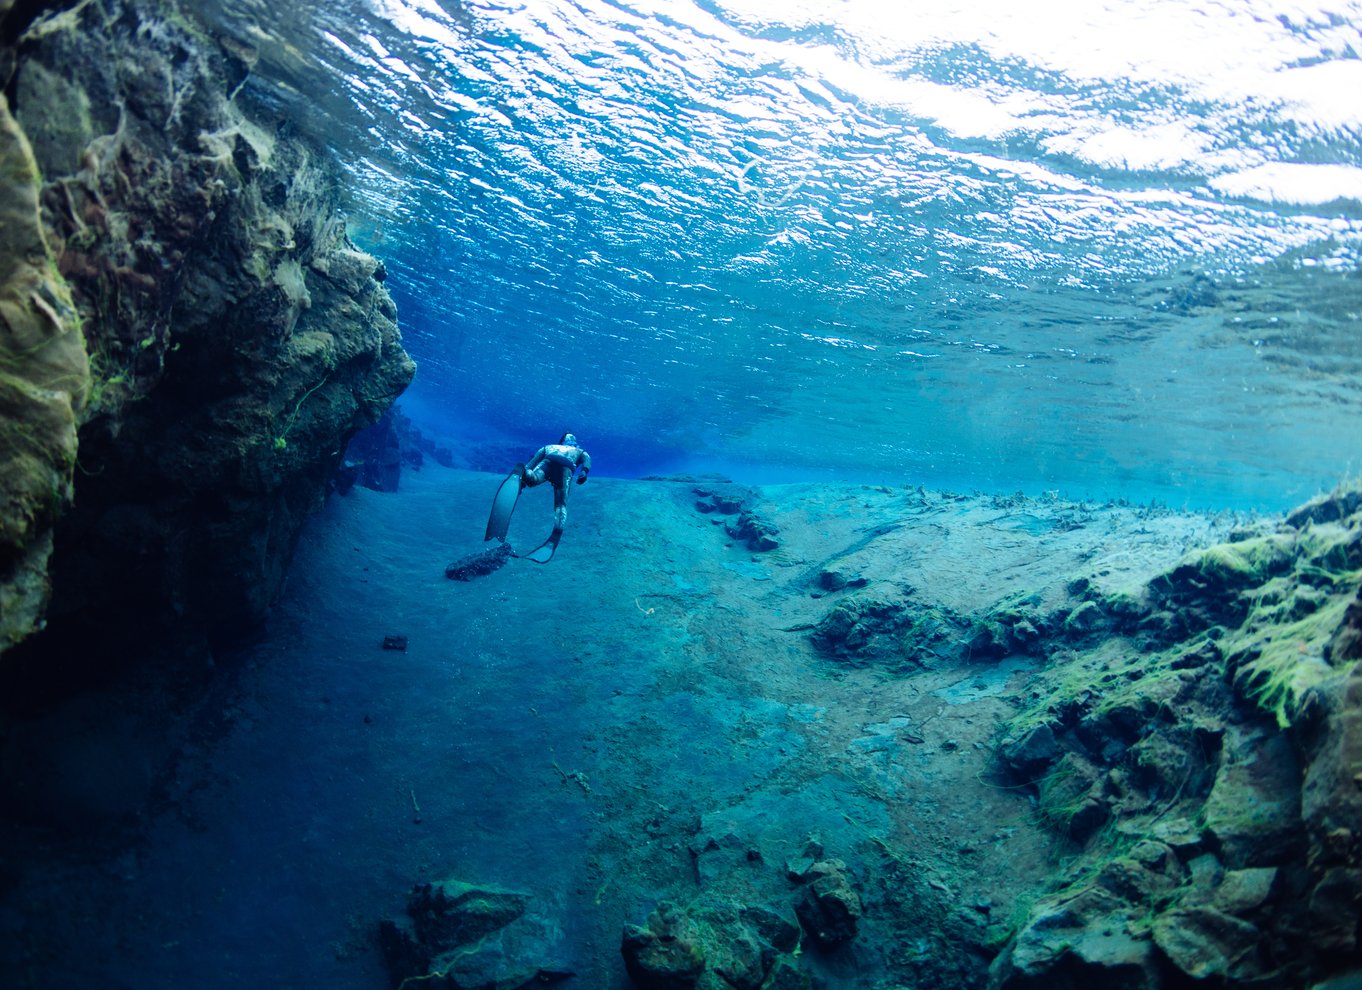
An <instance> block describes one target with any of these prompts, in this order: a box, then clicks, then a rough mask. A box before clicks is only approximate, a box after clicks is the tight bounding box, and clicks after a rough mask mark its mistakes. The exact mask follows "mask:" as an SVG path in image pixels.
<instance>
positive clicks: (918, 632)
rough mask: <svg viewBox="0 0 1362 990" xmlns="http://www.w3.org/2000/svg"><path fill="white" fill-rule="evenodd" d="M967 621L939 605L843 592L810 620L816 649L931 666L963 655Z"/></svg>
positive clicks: (861, 659)
mask: <svg viewBox="0 0 1362 990" xmlns="http://www.w3.org/2000/svg"><path fill="white" fill-rule="evenodd" d="M968 628H969V624H968V623H967V622H965V621H964V620H963V619H961V618H960V617H959V616H958V615H956V614H955V613H954V612H952V611H951V610H950V609H948V608H945V607H935V608H933V607H929V606H925V605H921V604H919V603H917V602H915V601H912V600H907V601H901V600H898V599H893V598H875V597H855V598H845V599H843V600H842V601H840V602H838V603H837V604H836V605H834V606H833V607H832V608H831V609H830V610H829V611H828V613H827V614H826V615H825V616H823V618H822V619H821V620H820V621H819V622H818V623H817V625H815V626H814V629H813V631H812V632H811V633H809V638H810V640H811V641H812V642H813V644H814V646H816V647H817V648H818V649H819V650H820V651H822V652H823V653H824V654H826V655H828V656H830V657H833V658H835V659H838V660H841V661H844V662H848V663H856V664H868V663H874V664H884V665H889V666H891V667H904V668H908V667H928V668H931V667H936V666H939V665H940V664H942V663H946V662H951V663H953V662H957V661H959V660H962V659H967V658H968V654H969V651H970V647H969V638H968V637H967V636H966V631H967V629H968Z"/></svg>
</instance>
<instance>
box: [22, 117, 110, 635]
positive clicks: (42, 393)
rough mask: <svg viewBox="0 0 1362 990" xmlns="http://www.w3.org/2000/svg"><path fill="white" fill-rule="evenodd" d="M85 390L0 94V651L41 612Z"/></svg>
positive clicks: (73, 333)
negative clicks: (55, 531) (53, 534)
mask: <svg viewBox="0 0 1362 990" xmlns="http://www.w3.org/2000/svg"><path fill="white" fill-rule="evenodd" d="M88 388H89V366H88V363H87V361H86V356H85V347H84V342H83V340H82V338H81V331H80V321H79V318H78V316H77V314H76V310H75V307H74V305H73V304H72V301H71V296H70V293H69V291H68V289H67V286H66V283H65V280H64V279H62V278H61V276H60V275H59V274H58V273H57V271H56V269H55V267H54V266H53V264H52V258H51V255H50V253H49V251H48V246H47V240H46V238H45V237H44V234H43V229H42V226H41V223H40V222H39V214H38V170H37V165H36V163H35V162H34V159H33V153H32V150H31V148H30V146H29V142H28V140H27V139H26V138H25V136H24V134H23V133H22V132H21V131H20V129H19V127H18V126H17V125H16V123H15V120H14V118H13V117H12V116H11V115H10V112H9V107H8V104H7V103H6V101H5V99H4V97H0V653H3V652H4V651H5V650H7V649H8V648H9V647H11V646H13V645H15V644H16V643H18V642H20V641H21V640H23V639H24V638H26V637H27V636H28V635H29V634H30V633H31V632H32V631H33V630H34V629H35V628H36V627H37V626H38V624H39V623H40V622H41V620H42V615H43V612H44V610H45V609H46V607H47V603H48V595H49V591H50V588H49V582H48V560H49V557H50V555H51V551H52V545H53V544H52V529H53V526H54V525H55V524H56V522H57V520H58V518H59V517H60V515H61V514H62V512H63V511H65V509H66V507H67V506H68V504H69V503H70V500H71V491H72V487H71V486H72V476H73V472H74V468H75V463H76V420H77V416H78V414H79V412H80V410H81V408H82V406H83V404H84V402H85V398H86V394H87V391H88Z"/></svg>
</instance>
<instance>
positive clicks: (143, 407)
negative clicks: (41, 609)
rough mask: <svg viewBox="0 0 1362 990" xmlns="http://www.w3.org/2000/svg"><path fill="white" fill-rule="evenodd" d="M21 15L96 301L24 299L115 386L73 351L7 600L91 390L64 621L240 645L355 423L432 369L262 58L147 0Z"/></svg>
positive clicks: (68, 546) (21, 57) (15, 61)
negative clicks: (273, 109)
mask: <svg viewBox="0 0 1362 990" xmlns="http://www.w3.org/2000/svg"><path fill="white" fill-rule="evenodd" d="M23 9H24V10H25V11H31V10H32V7H31V6H26V7H24V8H23ZM10 14H11V19H13V17H17V16H18V13H17V12H16V11H14V10H12V11H10ZM6 29H7V30H6V36H10V37H13V36H17V37H18V41H17V45H16V47H15V49H14V50H13V51H11V52H8V53H7V54H8V56H9V58H8V59H7V64H11V65H13V67H14V71H13V77H12V78H11V79H10V80H9V88H8V92H10V93H12V94H13V107H12V110H13V113H14V115H15V118H16V119H17V120H18V122H19V124H20V125H21V127H22V128H23V130H24V131H25V133H26V134H27V135H28V138H29V140H30V141H31V143H32V145H33V151H34V155H35V157H36V159H37V162H38V164H39V166H40V169H41V174H42V176H43V183H42V187H41V207H42V214H41V215H42V220H43V225H44V227H45V232H46V236H47V238H48V241H49V243H50V245H51V250H52V254H53V256H54V257H55V259H56V267H57V269H59V271H60V273H61V275H62V276H64V278H65V279H66V281H67V282H68V283H69V284H70V286H71V290H72V296H73V299H74V307H71V306H68V305H67V304H66V303H64V301H63V298H64V297H63V295H62V292H61V290H60V289H53V288H51V286H53V285H55V284H56V283H55V281H54V280H51V279H49V281H48V283H47V284H48V286H49V288H48V289H47V290H46V294H43V293H41V292H39V286H38V285H37V284H36V283H33V284H32V285H31V287H30V288H29V289H28V290H27V291H26V293H25V294H24V296H23V299H24V300H25V303H26V304H27V301H28V300H32V299H40V300H42V302H43V306H42V307H39V308H38V312H39V313H40V314H41V312H42V311H43V310H44V309H45V310H46V311H48V312H50V313H52V314H54V315H55V317H56V318H58V319H60V320H61V325H62V329H61V330H60V331H58V330H57V329H56V328H55V326H53V327H51V328H49V331H48V335H49V336H50V337H51V338H52V340H53V341H57V340H59V339H61V340H65V341H68V342H69V341H74V340H76V339H78V338H77V336H76V334H75V332H74V330H73V329H72V328H73V327H75V326H77V325H79V326H81V327H83V329H84V335H85V340H86V345H87V347H88V351H89V355H90V362H91V365H92V369H93V379H94V380H93V384H92V385H91V387H90V389H89V398H88V403H87V404H86V405H85V406H84V408H83V409H81V407H80V403H79V401H73V400H72V399H71V398H70V396H76V397H79V396H80V395H82V394H83V388H82V387H81V386H80V384H79V372H80V359H79V356H78V355H70V356H67V357H65V358H63V361H64V364H65V366H68V367H69V368H70V369H72V373H74V374H75V376H76V377H75V379H74V380H73V385H72V387H71V388H69V389H68V390H67V392H68V398H66V399H63V400H61V401H58V399H57V398H55V397H54V398H51V399H48V400H46V401H47V405H48V406H49V407H50V409H51V412H50V414H49V415H48V417H47V418H48V422H47V423H46V424H43V425H42V429H43V432H45V434H46V435H47V437H48V439H45V440H42V443H43V444H45V445H46V447H47V449H48V450H49V451H50V452H51V453H50V454H49V455H48V456H47V460H48V461H49V463H55V465H56V468H55V471H52V473H51V477H52V478H53V480H54V483H53V484H52V485H51V486H50V489H49V491H50V493H49V494H48V495H46V496H44V502H43V508H42V510H41V511H38V510H37V503H36V502H34V499H33V496H27V497H28V499H29V502H30V503H31V504H30V505H29V507H28V508H27V509H26V508H24V506H23V505H20V504H18V503H14V502H10V503H7V504H5V505H4V506H0V509H3V512H4V514H5V519H4V522H3V526H0V532H3V533H6V534H7V533H9V532H10V531H11V530H12V529H13V528H14V526H15V521H16V520H21V519H24V518H28V519H30V520H31V521H30V522H28V523H25V524H23V526H22V529H23V531H24V535H23V537H22V539H15V540H10V541H9V549H7V550H6V560H5V564H6V566H7V572H6V573H5V574H4V575H3V578H4V580H6V581H7V582H8V583H7V589H9V590H7V591H6V592H5V594H6V595H7V596H8V595H10V594H19V595H21V596H23V597H25V598H26V599H27V600H29V601H32V600H33V595H32V594H31V593H30V594H27V595H25V594H24V592H22V591H15V590H14V588H15V585H14V583H13V582H14V577H13V575H14V573H15V567H14V562H15V559H16V555H17V554H18V553H19V551H18V550H17V549H15V548H17V547H19V546H20V545H21V544H22V545H25V546H28V547H31V548H33V549H32V550H31V552H30V553H29V555H28V557H27V558H26V559H27V560H29V576H28V578H27V579H26V584H27V586H28V587H29V588H32V587H34V586H35V584H36V583H40V581H41V567H40V565H39V563H38V562H39V561H40V558H41V549H42V541H43V539H44V537H43V535H42V534H43V531H44V529H45V528H46V527H47V526H49V525H50V523H51V520H52V519H53V518H54V516H55V514H56V513H55V509H56V508H57V507H59V506H60V504H61V503H62V502H63V500H64V496H63V495H62V492H63V491H64V488H63V482H62V480H61V479H62V477H63V473H64V472H65V471H68V470H69V465H70V464H71V462H72V457H71V451H70V444H69V441H64V440H60V437H59V434H60V432H61V427H60V421H61V419H62V417H63V416H65V417H66V418H67V419H68V420H69V418H70V416H71V415H72V413H71V409H72V408H75V409H77V410H78V411H80V412H81V416H82V425H81V427H80V432H79V463H80V471H79V473H78V474H77V477H76V499H75V506H74V509H73V510H72V511H71V512H70V513H69V514H67V516H66V517H65V518H64V519H63V520H62V522H61V523H60V526H59V528H58V530H57V534H56V541H55V551H54V553H53V556H52V559H51V564H50V575H51V580H52V583H53V586H54V595H53V600H52V604H51V607H50V610H49V616H50V619H51V625H52V627H53V629H54V631H57V630H58V629H59V627H60V628H61V629H64V631H65V633H66V634H67V635H69V636H72V637H75V638H73V639H71V640H69V641H67V642H66V643H64V644H63V646H62V648H61V649H62V652H64V653H66V654H68V655H71V656H75V655H78V654H79V653H80V652H81V651H82V650H84V649H85V648H86V647H88V646H89V644H90V643H92V642H99V643H101V644H109V643H112V642H114V641H118V640H120V639H122V640H124V641H126V639H127V637H128V636H134V637H135V638H136V639H137V640H138V642H139V643H141V644H142V645H143V646H147V645H149V644H152V643H155V642H157V641H159V640H162V639H165V638H167V637H172V636H173V637H177V638H179V639H181V640H183V641H185V643H186V645H187V644H188V643H195V642H197V643H201V644H213V643H218V642H222V641H227V640H230V639H231V638H232V637H234V636H235V635H238V634H240V633H241V632H242V631H246V630H250V629H251V628H252V627H253V626H254V625H255V624H256V623H258V622H259V620H260V619H261V618H262V617H263V615H264V614H265V611H266V609H267V608H268V606H269V604H270V601H271V600H272V598H273V597H274V595H275V594H276V592H277V591H278V589H279V587H280V582H281V580H282V578H283V574H284V570H285V568H286V566H287V564H288V561H289V557H290V555H291V553H292V550H293V547H294V543H295V539H296V536H297V533H298V530H299V527H300V526H301V524H302V521H303V519H304V517H305V516H306V515H307V514H308V513H309V512H310V511H312V510H313V509H315V508H316V507H317V506H318V504H319V503H320V500H321V499H322V497H323V495H324V493H325V491H326V485H327V482H328V479H329V478H330V477H331V475H332V473H333V471H334V470H335V467H336V465H337V463H338V462H339V460H340V456H341V451H342V450H343V449H344V447H345V443H346V440H347V439H348V437H349V436H350V435H351V434H353V433H354V432H355V431H357V430H359V429H360V428H362V427H364V426H366V425H368V424H369V423H372V422H374V421H375V420H376V419H377V418H378V417H379V415H381V413H382V412H383V411H384V410H385V409H386V408H387V407H388V405H389V404H390V403H391V402H392V400H393V399H394V397H395V396H396V395H397V394H399V393H400V392H401V391H402V390H403V388H405V387H406V385H407V383H408V382H409V381H410V380H411V377H412V374H413V370H414V369H413V365H412V362H411V360H410V359H409V358H408V356H407V355H406V353H405V352H404V351H403V349H402V346H401V343H400V339H399V334H398V330H397V325H396V322H395V320H396V311H395V308H394V306H393V304H392V301H391V299H390V297H389V296H388V293H387V291H386V290H385V289H384V287H383V285H382V284H381V278H382V270H381V266H380V265H379V263H378V262H377V261H376V260H375V259H374V258H372V257H370V256H368V255H366V254H364V253H362V252H360V251H358V250H356V249H355V248H354V246H353V245H352V244H351V243H350V242H349V240H348V239H347V237H346V233H345V225H344V222H343V220H342V219H341V217H340V215H339V213H338V204H339V200H340V193H339V189H338V184H337V177H336V172H335V169H334V167H333V166H332V164H331V163H330V162H329V161H328V160H327V159H326V158H325V157H323V156H322V155H320V154H319V153H318V152H317V151H315V150H313V149H312V148H310V147H308V146H306V145H304V144H303V143H301V142H300V141H298V140H296V139H294V138H292V137H290V136H289V134H288V130H287V128H286V126H284V125H283V124H282V123H281V122H279V121H275V120H272V119H270V118H269V116H268V114H267V113H266V112H265V111H263V110H262V109H260V108H257V107H251V106H248V105H246V104H245V102H244V100H245V99H246V98H245V96H244V95H241V94H242V93H243V90H242V86H241V84H242V82H243V80H244V79H245V78H246V76H247V74H248V72H249V67H250V65H251V64H252V61H253V58H254V54H253V53H252V52H251V51H249V50H244V49H241V48H240V47H238V46H235V45H229V44H227V43H225V42H222V41H220V40H218V39H216V38H215V37H213V36H210V35H209V34H207V33H204V32H201V31H200V30H198V29H197V28H196V27H195V26H194V24H193V23H192V21H191V20H190V19H189V18H188V17H187V16H185V15H184V14H182V13H180V12H178V11H177V10H175V8H174V5H173V4H166V3H144V2H141V0H92V2H89V3H83V4H80V5H78V6H76V7H75V8H73V9H72V10H70V11H69V12H66V13H62V14H60V15H57V16H53V17H50V18H48V19H45V20H38V21H36V22H34V23H33V24H31V25H29V26H28V27H27V29H26V30H24V29H23V25H15V24H12V23H7V24H6ZM11 143H13V142H12V138H11ZM21 185H22V184H21ZM29 200H30V203H31V200H32V197H31V195H30V196H29ZM17 202H18V200H11V199H10V198H9V197H6V204H7V206H6V209H7V210H9V209H11V206H10V205H9V204H11V203H17ZM30 227H31V225H30ZM6 229H7V230H8V229H9V227H8V225H6ZM38 243H39V242H38V241H36V240H35V239H34V238H33V235H32V234H30V235H29V243H28V244H27V246H26V245H24V244H5V245H0V247H3V249H4V250H5V252H6V259H5V260H6V264H12V263H13V260H14V255H15V253H16V252H17V253H18V254H19V255H20V256H27V257H29V258H37V259H38V260H39V261H40V260H41V259H40V258H39V257H38V256H36V255H34V254H33V251H34V250H36V248H37V245H38ZM30 263H31V262H30ZM30 281H32V279H31V277H30ZM34 305H35V306H36V304H34ZM72 309H73V310H74V313H75V314H78V316H74V315H72V314H70V313H68V312H66V311H70V310H72ZM33 343H34V344H37V343H41V342H40V341H36V340H35V341H34V342H33ZM60 346H61V348H62V349H64V350H66V351H69V350H70V345H69V343H67V344H62V345H60ZM44 348H45V349H43V350H40V351H38V352H36V353H37V354H38V355H39V356H41V357H44V359H47V358H49V357H51V356H53V355H55V354H56V352H57V349H58V345H57V344H55V343H54V344H52V345H50V346H49V345H44ZM31 349H32V345H29V350H31ZM52 367H53V369H55V368H57V367H58V366H57V365H53V366H52ZM54 373H57V372H56V371H55V370H50V371H47V372H45V374H47V375H48V376H49V377H50V376H51V375H52V374H54ZM60 373H61V374H67V373H68V372H66V371H62V372H60ZM54 395H55V392H54ZM59 405H60V406H64V407H65V408H66V412H64V413H63V412H62V410H61V409H58V408H57V406H59ZM24 416H25V422H32V423H34V424H35V425H39V420H37V419H36V418H31V417H33V416H34V413H33V412H32V411H27V412H25V413H24ZM66 429H68V431H69V426H68V427H66ZM6 456H8V452H6ZM35 470H36V469H35ZM49 470H51V469H49ZM7 474H8V472H7ZM36 476H37V475H36V474H35V475H34V477H36ZM5 611H6V616H7V618H6V621H7V622H8V621H10V619H9V616H10V610H9V609H8V608H6V610H5ZM30 611H32V610H31V609H30ZM77 633H84V634H85V638H84V639H82V638H80V637H79V636H77ZM8 638H9V640H10V641H12V640H13V638H15V637H14V634H13V633H11V634H9V637H8ZM3 645H4V644H3V642H0V647H2V646H3ZM55 649H56V648H55V647H53V650H55ZM105 652H107V651H105ZM91 662H103V661H95V660H92V661H91Z"/></svg>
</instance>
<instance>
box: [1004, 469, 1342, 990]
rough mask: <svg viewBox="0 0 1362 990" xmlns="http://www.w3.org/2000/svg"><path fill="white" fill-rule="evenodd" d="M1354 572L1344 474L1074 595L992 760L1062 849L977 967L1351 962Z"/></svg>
mask: <svg viewBox="0 0 1362 990" xmlns="http://www.w3.org/2000/svg"><path fill="white" fill-rule="evenodd" d="M1359 583H1362V489H1359V488H1357V487H1355V486H1354V487H1348V488H1344V489H1341V490H1339V491H1336V492H1334V493H1332V494H1331V495H1328V496H1325V497H1322V498H1320V499H1317V500H1315V501H1314V502H1312V503H1310V505H1308V506H1305V507H1303V508H1302V509H1300V510H1297V511H1296V512H1293V513H1291V514H1289V515H1288V516H1287V517H1286V519H1285V520H1284V521H1283V522H1282V523H1280V524H1279V525H1277V526H1275V527H1260V528H1257V529H1254V530H1251V531H1244V532H1240V533H1235V534H1233V536H1232V539H1230V540H1229V541H1228V542H1225V543H1222V544H1218V545H1215V546H1212V547H1209V548H1206V549H1202V550H1198V551H1195V552H1192V553H1190V554H1188V555H1187V556H1186V557H1185V558H1184V559H1183V560H1182V561H1181V562H1179V563H1178V564H1177V565H1176V566H1175V567H1173V568H1172V569H1170V570H1169V571H1168V572H1167V573H1165V574H1162V575H1160V576H1158V577H1156V578H1155V579H1154V580H1153V581H1151V582H1150V583H1149V585H1148V587H1147V588H1146V589H1145V591H1144V593H1143V594H1142V595H1130V594H1125V595H1122V596H1121V600H1120V601H1119V602H1108V601H1105V600H1103V599H1101V598H1100V596H1099V597H1098V598H1097V600H1095V601H1092V602H1089V603H1087V604H1090V605H1093V606H1094V607H1095V608H1096V610H1097V612H1098V613H1099V614H1100V615H1102V616H1104V617H1106V619H1107V621H1108V632H1107V634H1106V635H1104V636H1102V637H1101V638H1100V639H1099V640H1095V641H1091V642H1084V643H1080V644H1077V645H1075V646H1073V647H1071V648H1068V649H1063V650H1056V651H1054V652H1052V653H1051V654H1050V662H1049V664H1048V665H1047V666H1046V667H1044V668H1043V669H1042V670H1041V671H1040V672H1038V674H1037V675H1036V677H1035V678H1034V679H1033V680H1032V682H1031V683H1030V684H1029V685H1028V687H1029V688H1030V692H1029V696H1028V699H1027V701H1026V702H1025V703H1023V704H1019V707H1018V710H1017V713H1016V715H1015V716H1014V717H1013V719H1012V720H1011V722H1010V723H1009V724H1007V725H1006V726H1004V727H1003V729H1002V731H1001V733H1000V739H999V746H998V757H999V763H1000V766H1001V768H1002V773H1003V775H1004V777H1006V778H1009V779H1011V780H1013V781H1015V782H1017V783H1022V784H1026V785H1029V786H1031V787H1033V788H1034V789H1035V790H1034V792H1035V794H1036V800H1037V809H1038V814H1039V817H1040V819H1041V821H1042V822H1044V823H1045V824H1046V825H1047V826H1048V827H1050V828H1052V829H1054V830H1055V831H1057V832H1059V833H1060V834H1061V835H1063V836H1065V837H1067V839H1068V841H1069V842H1070V843H1071V858H1070V859H1069V862H1068V867H1067V869H1066V871H1065V872H1064V874H1063V876H1062V878H1061V880H1060V882H1059V883H1058V884H1057V885H1056V887H1055V888H1054V889H1053V890H1051V891H1049V892H1048V893H1045V894H1043V895H1042V896H1040V897H1038V899H1037V900H1036V901H1035V903H1034V904H1033V905H1032V907H1031V910H1030V912H1029V914H1028V916H1027V917H1026V918H1025V919H1023V920H1020V921H1019V922H1018V923H1017V925H1016V927H1015V930H1014V933H1013V937H1012V939H1011V940H1010V941H1009V942H1008V944H1007V946H1006V948H1005V949H1004V951H1003V952H1002V953H1001V954H1000V955H999V957H998V958H997V959H996V960H995V961H994V964H993V966H992V970H991V981H992V982H991V985H992V986H994V987H997V988H1016V987H1030V986H1035V985H1045V986H1054V987H1079V986H1085V985H1092V982H1093V981H1101V980H1106V979H1112V978H1116V977H1117V976H1118V975H1119V976H1120V978H1121V980H1122V981H1123V982H1122V985H1123V986H1132V987H1148V988H1151V990H1153V988H1157V987H1165V986H1181V985H1184V984H1187V982H1188V981H1189V980H1190V981H1204V982H1210V983H1213V984H1214V985H1216V986H1223V987H1250V986H1268V985H1271V986H1308V985H1310V984H1311V983H1312V982H1315V981H1319V980H1321V979H1324V978H1326V977H1329V976H1331V975H1333V974H1335V973H1338V972H1344V971H1348V970H1351V969H1355V968H1356V967H1357V966H1358V964H1359V961H1362V940H1360V938H1359V931H1358V924H1357V918H1358V911H1357V907H1358V905H1359V904H1362V826H1359V823H1362V797H1359V796H1358V789H1357V787H1356V779H1355V776H1353V775H1354V774H1355V773H1356V768H1357V766H1359V765H1362V707H1359V703H1360V702H1362V667H1360V665H1359V663H1358V661H1359V659H1362V591H1359ZM1303 932H1309V933H1310V937H1309V938H1308V939H1302V938H1301V933H1303ZM1098 933H1100V935H1099V934H1098ZM1198 985H1199V984H1198Z"/></svg>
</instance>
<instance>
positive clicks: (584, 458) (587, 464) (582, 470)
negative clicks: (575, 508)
mask: <svg viewBox="0 0 1362 990" xmlns="http://www.w3.org/2000/svg"><path fill="white" fill-rule="evenodd" d="M579 454H580V456H579V457H578V458H577V484H579V485H584V484H586V476H587V475H588V474H590V473H591V455H590V454H588V453H587V452H586V451H585V450H579Z"/></svg>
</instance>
